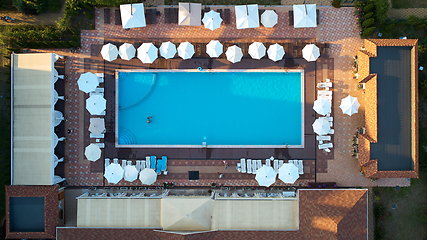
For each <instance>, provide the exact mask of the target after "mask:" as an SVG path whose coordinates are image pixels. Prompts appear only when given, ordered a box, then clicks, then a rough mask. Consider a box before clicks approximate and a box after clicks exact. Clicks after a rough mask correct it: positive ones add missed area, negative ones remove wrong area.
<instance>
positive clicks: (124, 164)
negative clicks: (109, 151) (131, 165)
mask: <svg viewBox="0 0 427 240" xmlns="http://www.w3.org/2000/svg"><path fill="white" fill-rule="evenodd" d="M127 163H128V162H127V161H126V160H124V159H123V160H122V168H125V167H126V165H127Z"/></svg>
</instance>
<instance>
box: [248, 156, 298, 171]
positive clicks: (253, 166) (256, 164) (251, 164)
mask: <svg viewBox="0 0 427 240" xmlns="http://www.w3.org/2000/svg"><path fill="white" fill-rule="evenodd" d="M271 161H273V169H274V170H275V171H276V172H279V169H280V168H281V167H282V166H283V163H284V160H278V159H274V160H271V159H270V158H268V159H266V160H265V165H267V166H270V167H271ZM288 163H293V164H294V165H295V166H296V167H298V172H299V174H304V165H303V161H302V160H288ZM262 166H263V164H262V161H261V160H252V159H245V158H242V159H240V172H241V173H252V174H256V172H257V171H258V169H260V168H261V167H262Z"/></svg>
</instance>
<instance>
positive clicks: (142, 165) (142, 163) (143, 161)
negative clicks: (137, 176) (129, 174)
mask: <svg viewBox="0 0 427 240" xmlns="http://www.w3.org/2000/svg"><path fill="white" fill-rule="evenodd" d="M145 164H146V163H145V160H141V165H140V166H139V167H140V170H141V171H142V170H144V169H145Z"/></svg>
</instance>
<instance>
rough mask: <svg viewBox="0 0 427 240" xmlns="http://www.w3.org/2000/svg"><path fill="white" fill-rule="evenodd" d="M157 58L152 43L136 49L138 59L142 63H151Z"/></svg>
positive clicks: (156, 50) (156, 51)
mask: <svg viewBox="0 0 427 240" xmlns="http://www.w3.org/2000/svg"><path fill="white" fill-rule="evenodd" d="M158 56H159V55H158V49H157V48H156V46H154V44H152V43H143V44H142V45H141V46H140V47H139V48H138V58H139V60H141V61H142V63H153V62H154V60H156V59H157V57H158Z"/></svg>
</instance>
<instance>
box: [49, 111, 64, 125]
mask: <svg viewBox="0 0 427 240" xmlns="http://www.w3.org/2000/svg"><path fill="white" fill-rule="evenodd" d="M64 119H65V118H64V114H62V112H60V111H58V110H54V111H53V117H52V122H53V126H54V127H56V126H58V125H59V124H60V123H61V122H62V120H64Z"/></svg>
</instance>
